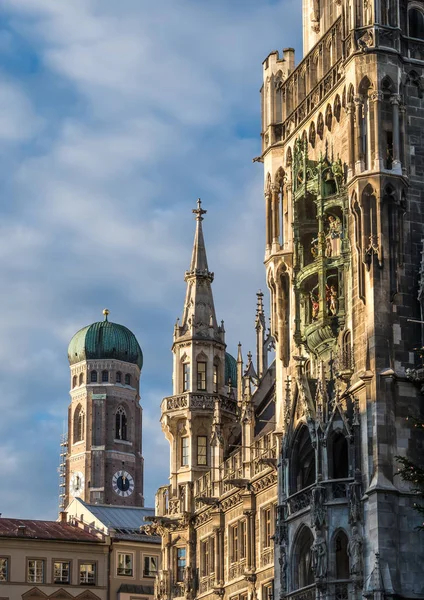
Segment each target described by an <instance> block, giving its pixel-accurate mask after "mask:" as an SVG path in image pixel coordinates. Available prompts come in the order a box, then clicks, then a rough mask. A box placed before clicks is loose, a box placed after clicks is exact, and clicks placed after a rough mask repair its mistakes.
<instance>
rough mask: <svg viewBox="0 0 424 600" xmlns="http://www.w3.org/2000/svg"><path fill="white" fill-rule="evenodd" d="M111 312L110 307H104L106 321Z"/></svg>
mask: <svg viewBox="0 0 424 600" xmlns="http://www.w3.org/2000/svg"><path fill="white" fill-rule="evenodd" d="M109 313H110V310H109V309H108V308H104V309H103V314H104V316H105V321H107V316H108V314H109Z"/></svg>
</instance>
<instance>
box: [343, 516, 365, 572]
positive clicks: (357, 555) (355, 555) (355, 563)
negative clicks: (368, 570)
mask: <svg viewBox="0 0 424 600" xmlns="http://www.w3.org/2000/svg"><path fill="white" fill-rule="evenodd" d="M362 546H363V542H362V537H361V535H360V533H359V530H358V528H357V527H356V525H354V526H353V527H352V537H351V538H350V540H349V543H348V545H347V553H348V555H349V558H350V568H349V571H350V574H351V575H352V576H353V577H361V576H362Z"/></svg>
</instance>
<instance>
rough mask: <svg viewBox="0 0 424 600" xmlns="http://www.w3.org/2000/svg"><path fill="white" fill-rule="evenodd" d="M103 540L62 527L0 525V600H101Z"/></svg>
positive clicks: (1, 522)
mask: <svg viewBox="0 0 424 600" xmlns="http://www.w3.org/2000/svg"><path fill="white" fill-rule="evenodd" d="M108 561H109V548H108V544H107V543H106V540H105V537H104V536H102V535H97V534H95V533H93V532H89V531H85V530H84V529H81V528H80V527H75V526H73V525H71V524H69V523H66V522H56V521H29V520H21V519H4V518H1V519H0V598H2V600H3V599H4V600H17V599H18V598H19V599H21V598H22V599H23V600H30V599H31V600H47V599H51V600H59V599H60V600H66V599H68V598H69V599H73V598H78V600H107V598H109V596H108V593H107V589H108Z"/></svg>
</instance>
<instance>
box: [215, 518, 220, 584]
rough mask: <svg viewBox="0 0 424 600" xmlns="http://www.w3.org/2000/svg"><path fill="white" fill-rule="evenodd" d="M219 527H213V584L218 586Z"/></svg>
mask: <svg viewBox="0 0 424 600" xmlns="http://www.w3.org/2000/svg"><path fill="white" fill-rule="evenodd" d="M219 537H220V536H219V528H218V527H217V528H216V529H214V571H215V585H216V586H217V587H219V583H220V581H221V577H220V575H221V573H220V570H221V569H220V560H219V559H220V548H219Z"/></svg>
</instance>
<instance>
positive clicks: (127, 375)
mask: <svg viewBox="0 0 424 600" xmlns="http://www.w3.org/2000/svg"><path fill="white" fill-rule="evenodd" d="M125 385H131V375H130V374H129V373H126V375H125Z"/></svg>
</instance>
